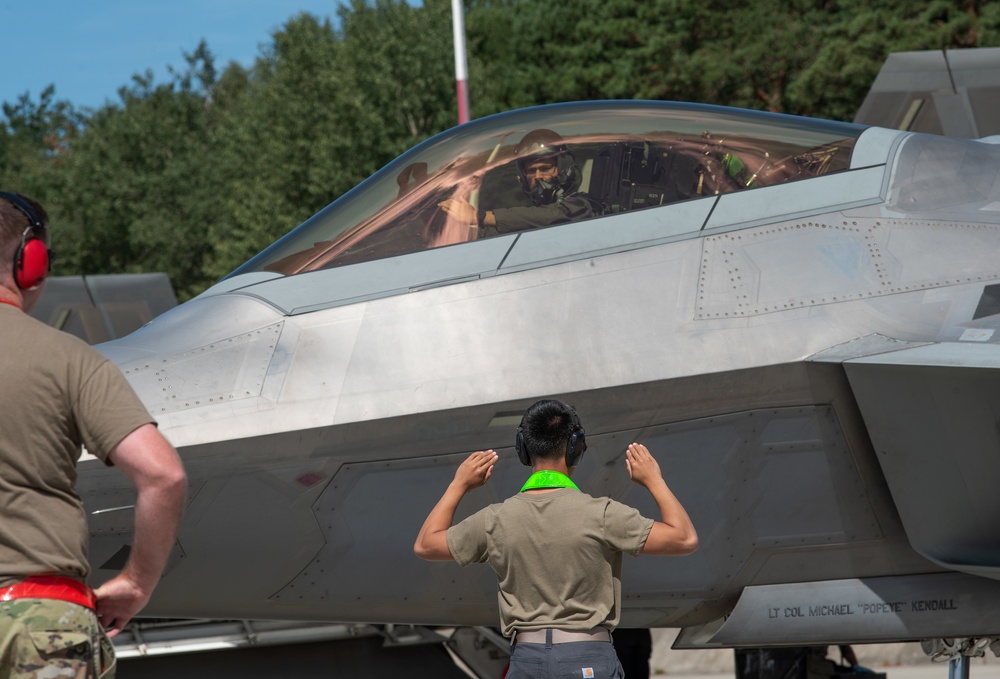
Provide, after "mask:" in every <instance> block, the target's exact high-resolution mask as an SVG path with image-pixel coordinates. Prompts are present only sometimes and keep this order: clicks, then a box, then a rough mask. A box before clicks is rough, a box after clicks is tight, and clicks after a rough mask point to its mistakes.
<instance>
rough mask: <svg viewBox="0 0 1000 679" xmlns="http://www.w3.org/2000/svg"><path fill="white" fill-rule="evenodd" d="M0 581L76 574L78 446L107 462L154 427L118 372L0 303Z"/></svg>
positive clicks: (80, 572)
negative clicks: (124, 443)
mask: <svg viewBox="0 0 1000 679" xmlns="http://www.w3.org/2000/svg"><path fill="white" fill-rule="evenodd" d="M0 385H2V386H0V388H2V389H3V394H4V395H3V399H2V402H0V403H2V405H0V585H3V584H11V582H13V581H16V580H19V579H21V578H22V577H23V576H25V575H33V574H42V573H55V574H61V575H69V576H74V577H79V578H84V577H86V576H87V574H88V573H89V572H90V568H89V566H88V563H87V537H88V533H87V523H86V517H85V516H84V511H83V503H82V502H81V500H80V497H79V496H78V495H77V493H76V490H75V489H74V486H75V485H76V463H77V460H78V459H79V457H80V452H81V451H80V445H81V443H82V444H83V445H85V446H86V447H87V452H89V453H91V454H92V455H94V456H96V457H98V458H100V459H101V460H103V461H105V462H106V463H107V462H108V455H109V453H110V452H111V451H112V450H114V448H115V446H117V445H118V443H120V442H121V440H122V439H124V438H125V437H126V436H127V435H128V434H130V433H131V432H132V431H134V430H135V429H137V428H138V427H140V426H142V425H144V424H147V423H149V422H152V421H153V419H152V418H151V417H150V415H149V413H148V412H147V411H146V408H145V407H144V406H143V405H142V403H141V402H140V401H139V399H138V397H137V396H136V395H135V392H134V391H133V390H132V388H131V386H129V384H128V382H127V381H126V380H125V377H124V376H123V375H122V373H121V371H120V370H119V369H118V367H117V366H115V365H114V364H113V363H111V362H110V361H108V360H107V359H106V358H105V357H104V356H102V355H101V354H99V353H98V352H97V351H95V350H94V349H92V348H91V347H90V346H88V345H87V344H86V343H85V342H83V341H81V340H79V339H77V338H76V337H73V336H72V335H69V334H67V333H64V332H60V331H58V330H56V329H54V328H51V327H49V326H47V325H45V324H44V323H40V322H39V321H37V320H35V319H33V318H31V317H30V316H28V315H27V314H25V313H23V312H22V311H20V310H18V309H16V308H14V307H9V306H8V305H6V304H3V305H0Z"/></svg>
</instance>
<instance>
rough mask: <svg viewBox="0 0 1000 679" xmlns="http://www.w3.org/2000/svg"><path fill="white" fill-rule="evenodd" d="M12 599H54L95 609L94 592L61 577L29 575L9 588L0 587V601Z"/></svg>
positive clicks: (74, 581) (78, 582)
mask: <svg viewBox="0 0 1000 679" xmlns="http://www.w3.org/2000/svg"><path fill="white" fill-rule="evenodd" d="M14 599H56V600H58V601H66V602H68V603H71V604H78V605H80V606H83V607H85V608H89V609H90V610H96V609H97V597H96V596H94V590H92V589H91V588H90V587H88V586H87V585H85V584H83V583H82V582H80V581H79V580H74V579H73V578H67V577H65V576H62V575H31V576H28V577H27V578H25V579H24V580H22V581H21V582H19V583H17V584H16V585H11V586H10V587H0V601H13V600H14Z"/></svg>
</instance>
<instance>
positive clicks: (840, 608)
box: [767, 599, 958, 620]
mask: <svg viewBox="0 0 1000 679" xmlns="http://www.w3.org/2000/svg"><path fill="white" fill-rule="evenodd" d="M957 610H958V604H956V603H955V600H954V599H912V600H909V601H874V602H870V603H859V602H852V603H827V604H816V605H815V606H809V605H806V606H778V607H777V608H775V607H772V606H768V608H767V617H768V618H771V619H772V620H773V619H780V618H816V617H829V616H838V615H876V616H877V615H886V614H896V615H899V614H901V613H933V612H937V611H957Z"/></svg>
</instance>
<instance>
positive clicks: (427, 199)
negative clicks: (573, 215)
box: [230, 101, 865, 276]
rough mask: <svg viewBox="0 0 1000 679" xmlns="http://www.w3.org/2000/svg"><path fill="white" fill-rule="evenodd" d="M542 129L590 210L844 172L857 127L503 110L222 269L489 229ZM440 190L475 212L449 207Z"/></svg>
mask: <svg viewBox="0 0 1000 679" xmlns="http://www.w3.org/2000/svg"><path fill="white" fill-rule="evenodd" d="M540 129H543V130H551V131H554V132H555V133H556V134H558V135H559V137H561V138H562V140H563V142H564V145H565V151H566V152H568V154H569V158H571V162H572V163H573V164H574V165H575V170H576V172H578V173H579V185H578V188H577V189H576V191H577V192H578V193H579V194H580V195H581V196H583V197H584V198H585V199H586V200H587V201H588V203H589V204H590V205H592V206H593V209H592V210H590V211H588V214H587V215H586V218H590V219H593V218H599V217H601V216H604V215H611V214H617V213H622V212H628V211H634V210H646V209H652V208H655V207H658V206H662V205H668V204H671V203H676V202H678V201H684V200H690V199H694V198H698V197H701V196H708V195H715V194H721V193H729V192H733V191H744V190H753V189H755V188H758V187H763V186H771V185H775V184H781V183H785V182H792V181H797V180H799V179H806V178H810V177H815V176H819V175H825V174H831V173H835V172H840V171H843V170H846V169H848V168H849V167H850V160H851V153H852V151H853V148H854V144H855V142H856V140H857V137H858V136H859V135H860V134H861V132H863V131H864V129H865V128H864V127H862V126H858V125H853V124H850V123H838V122H831V121H824V120H814V119H809V118H799V117H793V116H777V115H773V114H764V113H759V112H755V111H746V110H739V109H728V108H721V107H714V106H705V105H699V104H681V103H671V102H632V101H618V102H594V103H577V104H560V105H556V106H545V107H537V108H532V109H524V110H519V111H514V112H511V113H502V114H498V115H494V116H490V117H488V118H483V119H481V120H478V121H474V122H472V123H469V124H466V125H463V126H460V127H455V128H452V129H451V130H448V131H446V132H443V133H441V134H439V135H437V136H435V137H433V138H431V139H429V140H427V141H426V142H424V143H422V144H420V145H419V146H417V147H415V148H413V149H411V150H410V151H408V152H407V153H405V154H403V155H402V156H400V157H399V158H397V159H396V160H395V161H393V162H391V163H389V164H388V165H387V166H385V167H384V168H382V169H381V170H380V171H379V172H377V173H376V174H374V175H373V176H372V177H370V178H369V179H367V180H366V181H365V182H363V183H362V184H360V185H358V186H357V187H355V188H354V189H352V190H351V191H349V192H348V193H347V194H345V195H344V196H342V197H341V198H339V199H338V200H336V201H335V202H333V203H332V204H330V205H329V206H327V207H326V208H325V209H323V210H322V211H320V212H319V213H317V214H316V215H314V216H313V217H312V218H310V219H309V220H307V221H306V222H304V223H303V224H302V225H300V226H299V227H298V228H296V229H295V230H293V231H292V232H290V233H289V234H288V235H286V236H285V237H284V238H282V239H281V240H279V241H277V242H276V243H274V244H273V245H271V246H270V247H269V248H267V249H266V250H264V251H263V252H261V253H260V254H258V255H257V256H256V257H254V258H253V259H251V260H250V261H248V262H247V263H246V264H244V265H243V266H241V267H240V268H239V269H237V270H236V271H235V272H233V273H232V274H230V276H235V275H238V274H244V273H249V272H254V271H268V272H275V273H280V274H286V275H290V274H297V273H302V272H305V271H315V270H318V269H326V268H330V267H336V266H343V265H346V264H356V263H359V262H365V261H370V260H375V259H380V258H385V257H393V256H396V255H402V254H407V253H413V252H418V251H421V250H427V249H431V248H438V247H442V246H447V245H454V244H457V243H463V242H466V241H470V240H476V239H480V238H487V237H490V236H491V235H493V233H495V232H491V231H489V230H486V229H483V228H480V227H481V224H480V223H479V222H481V216H482V213H484V212H486V211H491V210H497V209H502V208H530V207H531V206H532V201H531V199H530V198H529V196H528V195H527V194H526V193H525V190H524V188H523V181H522V180H521V177H519V174H518V173H519V170H518V163H517V162H516V161H517V157H516V155H515V149H516V148H517V145H518V143H519V142H520V141H521V140H522V139H523V138H525V137H526V135H529V134H531V133H532V132H535V131H538V130H540ZM448 199H456V200H458V201H462V202H463V203H468V204H469V205H470V206H471V208H472V209H471V210H470V211H469V212H471V213H472V214H478V215H479V219H475V218H469V217H468V216H467V215H464V214H463V215H454V214H448V213H447V212H446V211H445V210H444V209H442V207H441V203H442V202H443V201H446V200H448ZM568 220H569V219H566V220H564V221H568ZM550 223H556V222H550Z"/></svg>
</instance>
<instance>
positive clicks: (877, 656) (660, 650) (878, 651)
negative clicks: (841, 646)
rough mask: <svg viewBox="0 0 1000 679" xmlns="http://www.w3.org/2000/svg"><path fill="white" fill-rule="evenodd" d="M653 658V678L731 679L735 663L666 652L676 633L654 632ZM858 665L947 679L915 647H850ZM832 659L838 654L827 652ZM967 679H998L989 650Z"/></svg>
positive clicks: (997, 661)
mask: <svg viewBox="0 0 1000 679" xmlns="http://www.w3.org/2000/svg"><path fill="white" fill-rule="evenodd" d="M652 635H653V656H652V658H651V659H650V668H651V670H652V672H653V673H654V674H656V675H660V676H667V677H671V678H673V679H688V678H697V679H734V676H735V662H734V659H733V658H734V656H733V651H732V650H730V649H723V650H712V651H675V650H673V649H671V648H670V646H671V644H673V642H674V638H675V637H676V636H677V630H673V629H654V630H653V631H652ZM854 652H855V653H856V654H857V656H858V662H859V663H860V664H862V665H864V666H865V667H868V668H870V669H872V670H875V671H876V672H885V673H886V675H887V679H949V677H948V663H937V662H932V661H931V660H930V659H929V658H928V657H927V656H926V655H925V654H924V652H923V651H922V650H921V649H920V644H919V643H907V644H867V645H858V646H854ZM831 653H832V657H833V658H835V659H836V658H839V652H838V651H837V650H836V649H831ZM969 679H1000V658H997V657H996V656H994V655H993V653H992V652H990V651H989V650H987V651H986V656H985V657H983V658H973V659H972V660H971V666H970V670H969Z"/></svg>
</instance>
